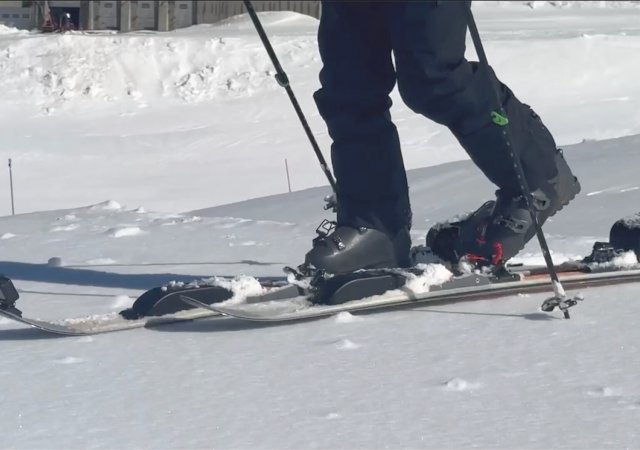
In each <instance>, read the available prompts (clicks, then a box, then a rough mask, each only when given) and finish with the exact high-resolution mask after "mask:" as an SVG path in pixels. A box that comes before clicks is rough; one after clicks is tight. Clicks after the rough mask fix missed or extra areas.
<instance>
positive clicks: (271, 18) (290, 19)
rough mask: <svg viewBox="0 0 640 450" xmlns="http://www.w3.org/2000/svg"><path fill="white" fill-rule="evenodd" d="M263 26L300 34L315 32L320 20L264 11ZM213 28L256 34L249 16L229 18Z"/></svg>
mask: <svg viewBox="0 0 640 450" xmlns="http://www.w3.org/2000/svg"><path fill="white" fill-rule="evenodd" d="M258 16H259V17H260V21H261V22H262V26H263V27H265V28H266V29H268V30H269V32H274V31H277V32H281V31H294V32H299V31H301V30H304V29H308V30H311V31H315V30H316V29H317V28H318V23H319V20H318V19H316V18H314V17H311V16H307V15H306V14H299V13H295V12H290V11H264V12H260V13H258ZM213 28H214V29H215V28H218V29H226V28H233V29H235V30H247V31H250V32H252V33H253V32H255V28H254V26H253V23H252V22H251V18H250V17H249V14H240V15H237V16H233V17H229V18H228V19H225V20H222V21H220V22H218V23H216V24H215V25H213Z"/></svg>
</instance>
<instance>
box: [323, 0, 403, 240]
mask: <svg viewBox="0 0 640 450" xmlns="http://www.w3.org/2000/svg"><path fill="white" fill-rule="evenodd" d="M318 44H319V49H320V56H321V57H322V62H323V68H322V71H321V72H320V81H321V85H322V87H321V89H320V90H318V91H317V92H316V93H315V96H314V97H315V100H316V103H317V105H318V109H319V111H320V114H321V115H322V118H323V119H324V120H325V122H326V124H327V128H328V130H329V134H330V136H331V138H332V139H333V144H332V146H331V159H332V164H333V169H334V172H335V176H336V180H337V183H338V190H339V201H340V205H341V207H340V208H339V211H338V223H339V224H341V223H348V224H350V225H356V226H360V225H363V226H375V227H376V228H379V227H384V228H388V229H389V231H391V232H394V231H396V230H398V229H399V228H401V227H403V226H407V225H408V224H409V220H410V219H409V216H410V211H409V200H408V188H407V179H406V173H405V170H404V164H403V161H402V154H401V152H400V141H399V139H398V133H397V130H396V127H395V125H394V124H393V123H392V122H391V115H390V113H389V108H390V107H391V99H390V98H389V93H390V92H391V91H392V90H393V87H394V86H395V80H396V77H395V70H394V68H393V64H392V61H391V42H390V40H389V38H388V34H387V33H386V30H385V29H384V26H383V21H382V20H381V17H380V14H379V7H378V6H377V5H376V4H358V3H357V2H323V8H322V17H321V20H320V28H319V32H318Z"/></svg>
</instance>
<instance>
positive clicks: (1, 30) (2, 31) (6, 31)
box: [0, 23, 29, 36]
mask: <svg viewBox="0 0 640 450" xmlns="http://www.w3.org/2000/svg"><path fill="white" fill-rule="evenodd" d="M16 34H18V35H25V34H29V32H28V31H26V30H20V29H18V28H15V27H10V26H7V25H5V24H3V23H0V36H6V35H16Z"/></svg>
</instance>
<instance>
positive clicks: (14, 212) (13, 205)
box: [9, 158, 16, 216]
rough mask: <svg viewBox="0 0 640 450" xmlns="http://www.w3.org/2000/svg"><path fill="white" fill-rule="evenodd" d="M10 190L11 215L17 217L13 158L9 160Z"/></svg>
mask: <svg viewBox="0 0 640 450" xmlns="http://www.w3.org/2000/svg"><path fill="white" fill-rule="evenodd" d="M9 188H10V189H11V215H12V216H15V215H16V208H15V204H14V202H13V168H12V165H11V158H9Z"/></svg>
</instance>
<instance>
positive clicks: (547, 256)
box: [466, 7, 570, 319]
mask: <svg viewBox="0 0 640 450" xmlns="http://www.w3.org/2000/svg"><path fill="white" fill-rule="evenodd" d="M466 11H467V23H468V26H469V32H470V34H471V39H472V40H473V45H474V46H475V48H476V53H478V59H479V61H480V66H481V67H482V69H483V70H484V72H485V75H486V77H487V80H488V81H489V84H491V89H492V90H493V92H494V93H495V96H496V101H497V106H498V108H499V110H500V114H501V115H502V116H503V117H507V115H506V112H505V111H504V108H503V107H502V100H501V98H500V92H499V90H498V86H497V83H496V82H494V81H493V80H492V79H491V78H492V77H491V70H490V68H489V61H488V59H487V55H486V54H485V52H484V48H483V46H482V41H481V40H480V33H479V32H478V27H477V26H476V22H475V20H474V18H473V13H472V12H471V7H469V8H466ZM502 135H503V137H504V140H505V144H506V146H507V149H508V154H509V159H510V160H511V163H512V164H513V168H514V170H515V172H516V177H517V179H518V182H519V183H520V189H521V190H522V195H523V197H524V199H525V203H526V205H527V208H528V209H529V214H530V215H531V220H532V221H533V225H534V227H535V230H536V236H537V237H538V242H540V248H541V249H542V255H543V257H544V262H545V263H546V265H547V268H548V269H549V277H550V278H551V284H552V286H553V292H554V294H555V295H556V297H558V298H560V299H563V298H565V297H566V294H565V292H564V289H563V287H562V283H560V279H559V278H558V273H557V272H556V269H555V265H554V263H553V258H552V257H551V252H550V251H549V245H548V244H547V239H546V237H545V235H544V232H543V231H542V227H541V226H540V223H539V222H538V216H537V215H536V212H535V209H534V207H533V200H532V198H531V191H530V190H529V183H528V182H527V179H526V176H525V173H524V170H523V169H522V162H521V161H520V157H519V156H518V155H517V154H516V153H515V150H514V148H513V146H512V145H511V143H512V142H513V139H512V136H511V129H510V127H509V125H508V122H507V123H506V124H504V125H503V126H502ZM562 312H563V313H564V317H565V319H569V318H570V316H569V311H568V310H567V309H564V308H563V309H562Z"/></svg>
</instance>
